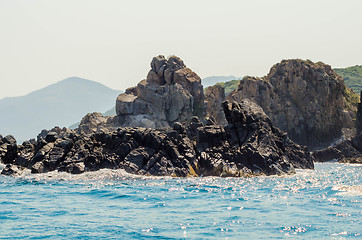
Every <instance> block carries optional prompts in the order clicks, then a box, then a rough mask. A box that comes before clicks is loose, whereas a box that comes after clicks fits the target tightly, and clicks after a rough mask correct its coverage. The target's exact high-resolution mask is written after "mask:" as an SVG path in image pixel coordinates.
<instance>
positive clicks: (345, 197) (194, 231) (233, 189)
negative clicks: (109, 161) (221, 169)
mask: <svg viewBox="0 0 362 240" xmlns="http://www.w3.org/2000/svg"><path fill="white" fill-rule="evenodd" d="M315 167H316V170H314V171H312V170H302V171H298V173H297V174H296V175H292V176H283V177H254V178H216V177H206V178H146V177H137V176H132V175H128V174H126V173H125V172H124V171H122V170H117V171H116V170H101V171H98V172H93V173H86V174H82V175H73V176H72V175H69V174H66V173H57V172H52V173H48V174H41V175H33V174H30V173H28V172H26V173H24V174H23V175H22V176H19V177H15V178H14V177H8V176H0V239H265V238H271V239H285V238H297V239H316V238H317V239H344V238H346V239H348V238H352V239H356V238H357V239H358V238H359V239H362V235H361V234H362V227H361V226H362V224H361V218H362V212H361V210H362V204H361V202H362V185H361V182H362V181H361V180H362V178H361V170H362V166H361V165H348V164H338V163H323V164H316V166H315Z"/></svg>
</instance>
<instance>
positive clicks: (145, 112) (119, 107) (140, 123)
mask: <svg viewBox="0 0 362 240" xmlns="http://www.w3.org/2000/svg"><path fill="white" fill-rule="evenodd" d="M203 112H204V95H203V87H202V85H201V78H200V77H199V76H198V75H197V74H196V73H195V72H193V71H192V70H191V69H189V68H187V67H186V65H185V64H184V62H183V61H182V60H181V59H180V58H179V57H176V56H171V57H169V58H168V59H166V58H165V57H164V56H162V55H159V56H156V57H154V58H153V59H152V61H151V69H150V71H149V72H148V74H147V78H146V79H144V80H142V81H140V82H139V83H138V84H137V86H136V87H132V88H129V89H127V90H126V92H125V93H123V94H120V95H119V96H118V98H117V101H116V113H117V116H118V118H119V122H120V125H121V126H130V127H147V128H160V127H168V126H172V124H173V123H174V122H184V121H189V120H190V119H191V118H192V116H193V115H198V116H202V115H203Z"/></svg>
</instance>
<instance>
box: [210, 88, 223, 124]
mask: <svg viewBox="0 0 362 240" xmlns="http://www.w3.org/2000/svg"><path fill="white" fill-rule="evenodd" d="M224 100H225V89H224V87H223V86H220V85H214V86H210V87H208V88H207V89H206V92H205V102H206V113H207V115H208V116H209V117H210V118H212V119H213V120H214V121H215V123H217V124H219V125H226V124H227V121H226V118H225V114H224V111H223V110H222V103H223V101H224Z"/></svg>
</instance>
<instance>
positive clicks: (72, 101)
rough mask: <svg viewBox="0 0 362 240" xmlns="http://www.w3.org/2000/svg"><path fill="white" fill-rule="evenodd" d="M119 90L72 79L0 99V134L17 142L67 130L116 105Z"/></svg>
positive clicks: (84, 80)
mask: <svg viewBox="0 0 362 240" xmlns="http://www.w3.org/2000/svg"><path fill="white" fill-rule="evenodd" d="M119 93H120V91H119V90H113V89H110V88H108V87H106V86H104V85H102V84H100V83H97V82H94V81H90V80H86V79H82V78H78V77H71V78H67V79H65V80H62V81H60V82H57V83H55V84H52V85H49V86H47V87H45V88H42V89H40V90H37V91H34V92H31V93H29V94H28V95H26V96H21V97H10V98H3V99H0V116H1V118H0V134H2V135H7V134H12V135H14V136H15V137H16V139H17V140H18V142H19V143H21V142H22V141H24V140H27V139H30V138H35V137H36V136H37V134H38V133H39V132H40V131H41V130H42V129H49V128H52V127H54V126H59V127H68V126H70V125H71V124H73V123H75V122H78V121H79V120H80V119H81V118H82V117H83V116H84V115H86V114H87V113H89V112H105V111H107V110H109V109H110V107H111V106H113V105H114V104H115V101H116V97H117V96H118V94H119Z"/></svg>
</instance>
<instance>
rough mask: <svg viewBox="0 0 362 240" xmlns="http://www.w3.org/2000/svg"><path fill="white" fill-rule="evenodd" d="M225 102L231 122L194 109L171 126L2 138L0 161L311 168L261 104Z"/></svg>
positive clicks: (230, 170)
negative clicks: (184, 121) (18, 140)
mask: <svg viewBox="0 0 362 240" xmlns="http://www.w3.org/2000/svg"><path fill="white" fill-rule="evenodd" d="M223 108H224V111H225V115H226V119H227V121H228V125H227V126H226V127H223V126H220V125H215V124H213V123H212V121H210V122H208V124H207V125H206V126H204V125H203V124H202V123H201V122H200V120H199V119H198V118H197V117H193V118H192V119H191V121H190V122H189V123H188V124H186V125H183V124H181V123H179V122H175V123H174V125H173V128H163V129H158V130H156V129H150V128H128V127H127V128H119V129H118V130H116V131H109V132H96V133H91V134H80V133H79V132H75V131H72V130H68V129H60V128H55V129H52V130H50V131H42V133H41V134H40V135H39V136H38V138H37V140H30V141H26V142H24V143H23V144H22V145H19V146H16V144H15V145H14V141H13V140H12V139H11V138H10V137H9V138H8V140H6V138H1V144H2V145H1V146H2V147H1V161H2V162H4V163H7V164H8V165H7V166H6V168H5V169H4V170H3V174H13V173H14V172H16V171H17V169H21V168H22V167H25V168H29V169H31V171H32V172H33V173H43V172H48V171H52V170H58V171H66V172H70V173H74V174H78V173H82V172H85V171H95V170H98V169H101V168H111V169H117V168H122V169H125V170H126V171H127V172H129V173H134V174H142V175H163V176H182V177H185V176H208V175H213V176H251V175H254V174H267V175H271V174H283V173H294V169H295V168H311V169H312V168H313V158H312V156H311V155H310V153H309V152H308V150H307V148H306V147H301V146H299V145H296V144H295V143H293V142H292V141H291V140H289V139H288V137H287V136H286V134H285V133H284V132H282V131H280V130H279V129H277V128H275V127H274V126H273V124H272V123H271V121H270V119H269V118H268V117H267V116H266V115H265V113H264V112H263V110H262V109H261V108H260V107H258V106H257V105H256V104H254V103H252V102H250V101H243V102H242V103H240V104H238V103H235V102H234V103H230V102H224V103H223ZM4 144H5V145H4ZM9 144H10V145H11V146H13V145H14V146H15V147H16V151H15V152H14V151H13V148H11V147H10V148H8V146H10V145H9ZM3 145H4V146H6V148H5V147H3ZM9 155H11V157H6V156H9ZM17 166H19V167H17Z"/></svg>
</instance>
